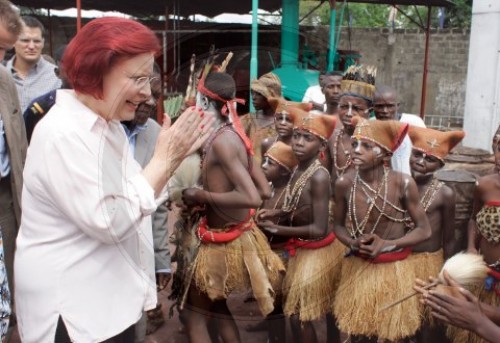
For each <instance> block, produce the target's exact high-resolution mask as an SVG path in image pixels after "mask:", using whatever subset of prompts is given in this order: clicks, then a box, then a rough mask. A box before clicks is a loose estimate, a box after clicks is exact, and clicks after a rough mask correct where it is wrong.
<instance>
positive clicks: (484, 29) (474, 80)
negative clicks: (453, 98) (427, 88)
mask: <svg viewBox="0 0 500 343" xmlns="http://www.w3.org/2000/svg"><path fill="white" fill-rule="evenodd" d="M499 124H500V1H498V0H474V1H473V7H472V27H471V33H470V44H469V65H468V70H467V89H466V95H465V116H464V130H465V132H466V133H467V134H466V136H465V139H464V141H463V144H464V145H465V146H469V147H473V148H480V149H485V150H488V151H490V150H491V139H492V137H493V134H494V133H495V131H496V128H497V127H498V125H499Z"/></svg>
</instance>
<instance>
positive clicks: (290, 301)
mask: <svg viewBox="0 0 500 343" xmlns="http://www.w3.org/2000/svg"><path fill="white" fill-rule="evenodd" d="M345 250H346V248H345V246H344V245H343V244H342V243H341V242H340V241H339V240H337V239H336V240H335V241H333V243H332V244H330V245H328V246H326V247H322V248H319V249H300V248H299V249H297V253H296V255H295V256H294V257H290V259H289V261H288V268H287V273H286V276H285V281H284V284H283V293H284V294H285V306H284V309H283V311H284V313H285V315H287V316H291V315H293V314H299V318H300V320H301V321H303V322H308V321H312V320H315V319H318V318H320V317H321V316H323V315H325V314H326V313H328V312H331V311H332V308H333V306H332V305H333V302H334V300H335V293H336V291H337V287H338V282H339V277H340V269H341V261H342V257H343V256H344V253H345Z"/></svg>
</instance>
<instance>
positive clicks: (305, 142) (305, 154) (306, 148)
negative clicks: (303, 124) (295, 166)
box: [292, 129, 326, 161]
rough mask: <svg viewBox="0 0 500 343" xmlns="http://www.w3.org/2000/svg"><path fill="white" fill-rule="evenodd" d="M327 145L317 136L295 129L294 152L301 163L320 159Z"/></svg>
mask: <svg viewBox="0 0 500 343" xmlns="http://www.w3.org/2000/svg"><path fill="white" fill-rule="evenodd" d="M325 148H326V144H325V143H324V142H323V141H322V140H321V139H320V138H319V137H318V136H316V135H314V134H312V133H310V132H309V131H306V130H303V129H294V130H293V135H292V150H293V152H294V153H295V156H296V157H297V159H298V160H299V161H307V160H310V159H313V158H316V157H318V154H319V152H320V151H321V150H324V149H325Z"/></svg>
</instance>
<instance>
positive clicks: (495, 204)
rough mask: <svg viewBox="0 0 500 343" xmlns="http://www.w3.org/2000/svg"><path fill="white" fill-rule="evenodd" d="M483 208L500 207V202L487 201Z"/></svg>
mask: <svg viewBox="0 0 500 343" xmlns="http://www.w3.org/2000/svg"><path fill="white" fill-rule="evenodd" d="M484 205H485V206H500V201H487V202H486V203H485V204H484Z"/></svg>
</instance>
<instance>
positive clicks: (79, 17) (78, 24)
mask: <svg viewBox="0 0 500 343" xmlns="http://www.w3.org/2000/svg"><path fill="white" fill-rule="evenodd" d="M81 28H82V0H76V32H79V31H80V29H81Z"/></svg>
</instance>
